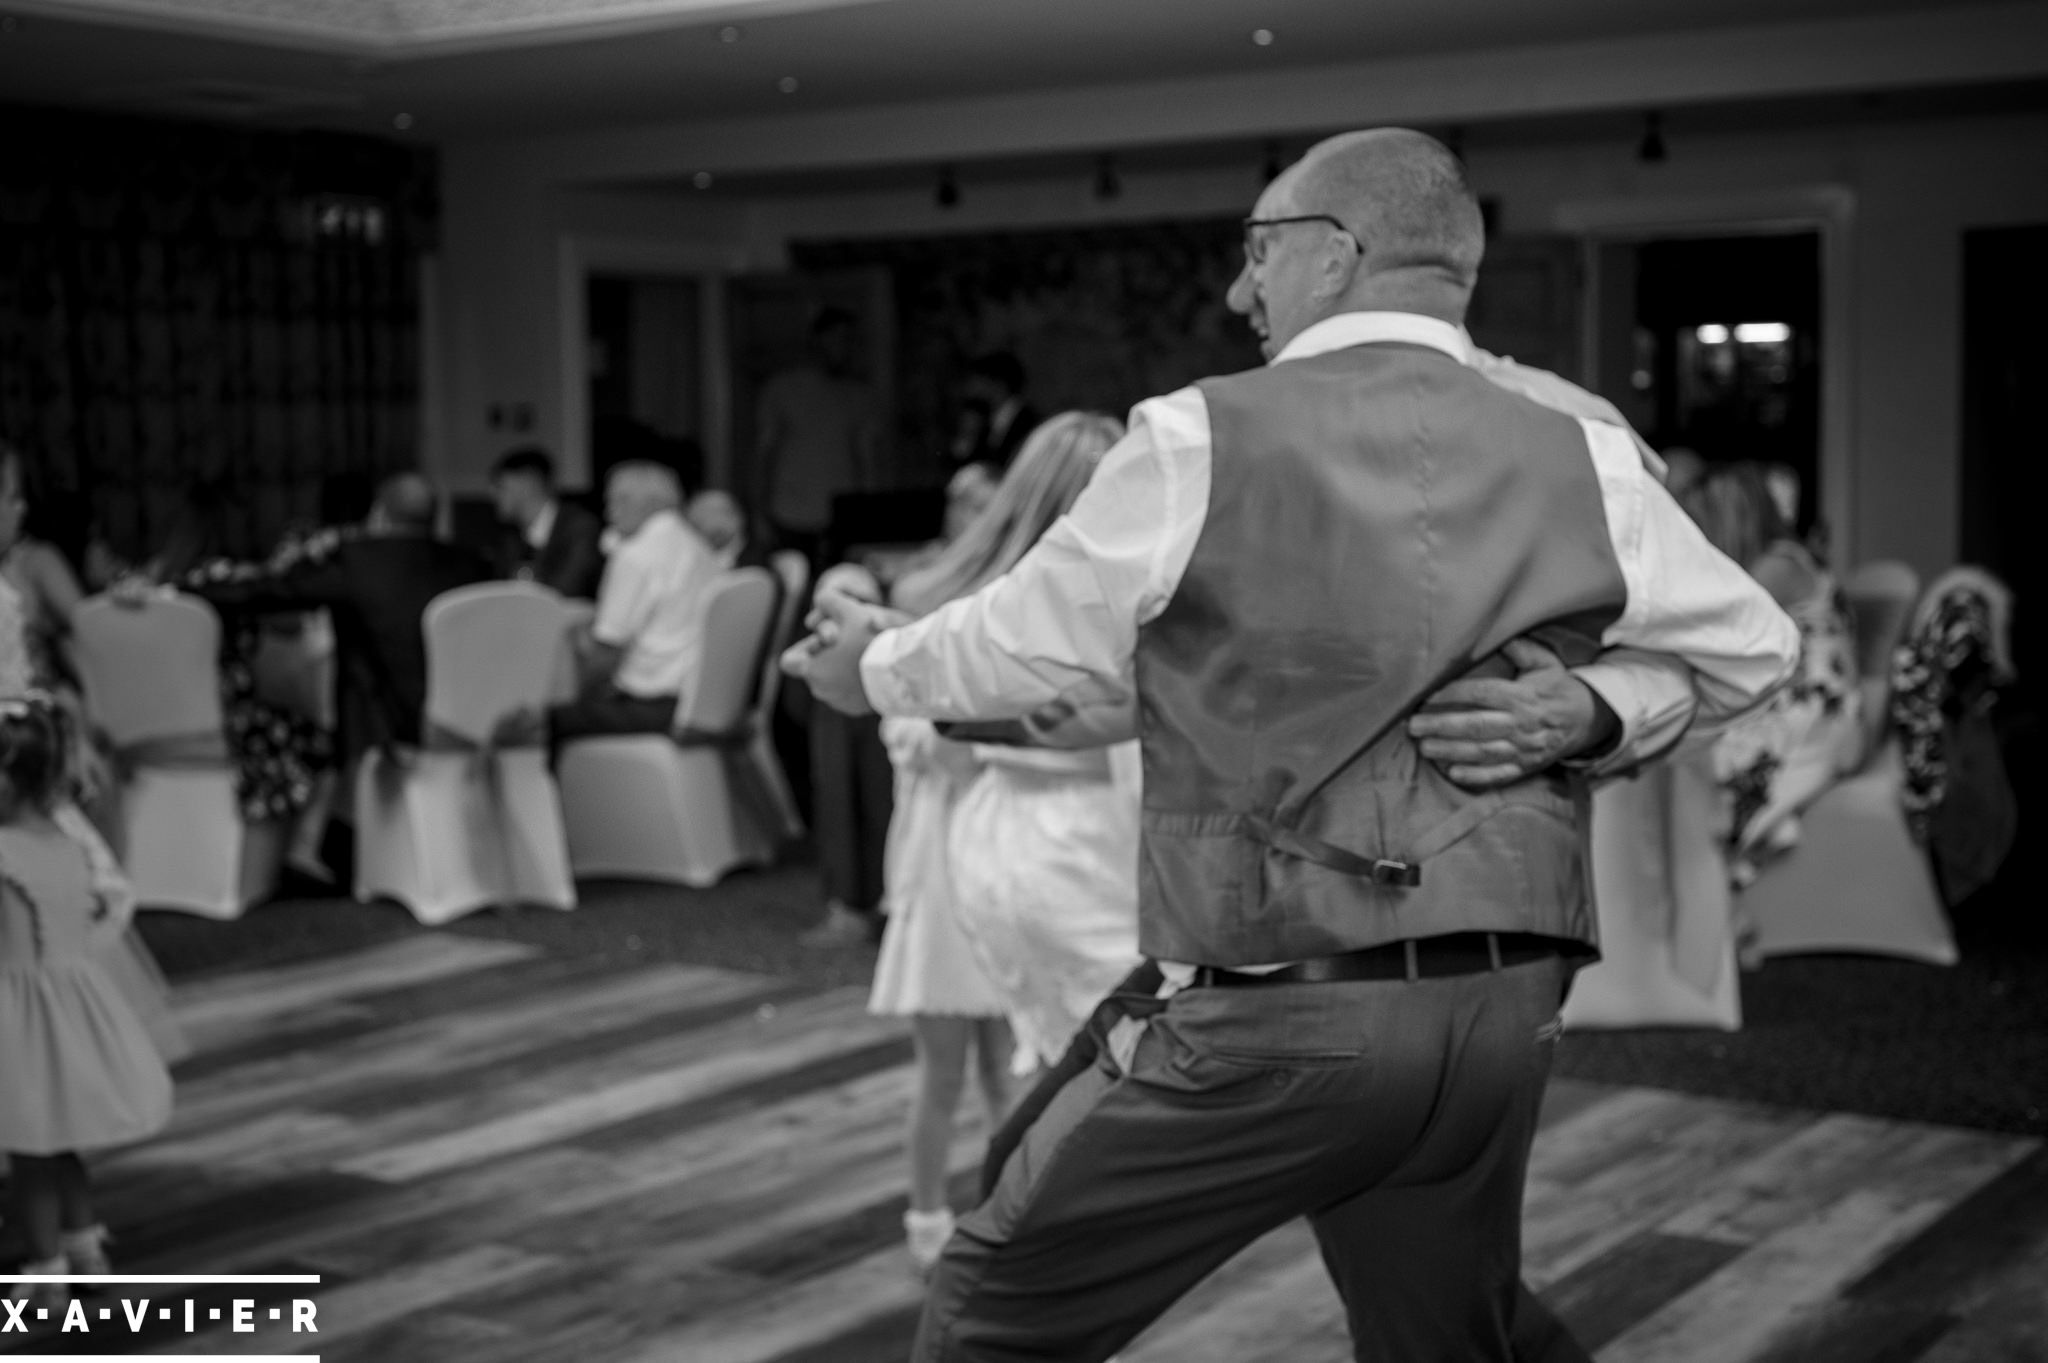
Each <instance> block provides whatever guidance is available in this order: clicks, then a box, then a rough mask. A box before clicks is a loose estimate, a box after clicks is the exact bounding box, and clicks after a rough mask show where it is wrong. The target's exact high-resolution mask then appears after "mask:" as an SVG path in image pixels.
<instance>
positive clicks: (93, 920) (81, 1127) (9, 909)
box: [0, 826, 171, 1155]
mask: <svg viewBox="0 0 2048 1363" xmlns="http://www.w3.org/2000/svg"><path fill="white" fill-rule="evenodd" d="M124 926H125V924H124V922H123V920H122V918H121V916H120V915H119V914H118V913H117V912H116V911H115V910H114V909H113V907H112V906H110V905H109V904H108V903H107V902H106V900H105V899H104V898H103V897H102V896H101V895H100V894H99V893H97V892H96V890H95V887H94V872H93V868H92V866H91V864H90V861H89V860H88V857H87V855H86V852H85V849H84V848H82V847H81V846H80V845H79V844H78V843H77V842H75V841H74V840H73V839H71V838H70V837H68V836H66V835H65V834H64V833H63V832H62V831H59V830H56V829H43V830H32V829H28V828H24V827H19V826H16V827H6V828H0V1150H7V1151H13V1152H17V1153H20V1154H27V1155H53V1154H59V1153H62V1152H64V1151H69V1150H93V1149H98V1148H101V1147H104V1146H110V1145H121V1144H125V1143H127V1142H129V1141H135V1140H140V1139H142V1138H143V1137H145V1136H149V1135H153V1134H154V1133H156V1132H157V1131H159V1130H161V1129H162V1128H163V1126H164V1124H165V1123H166V1122H167V1121H169V1120H170V1113H171V1078H170V1074H169V1072H168V1071H167V1070H166V1069H165V1068H164V1061H163V1058H162V1056H161V1055H160V1054H159V1053H158V1049H157V1045H156V1043H155V1042H154V1041H153V1040H152V1038H151V1036H150V1034H149V1032H148V1030H147V1029H146V1028H145V1026H144V1025H143V1022H142V1020H141V1018H139V1017H138V1016H137V1015H136V1012H135V1010H134V1008H133V1007H132V1006H130V1003H129V1001H128V999H127V997H126V996H125V995H124V993H123V991H122V989H121V988H120V987H119V986H118V985H116V983H115V982H114V980H113V979H112V978H111V977H110V976H109V974H108V972H107V969H106V966H105V964H104V961H105V959H106V957H107V954H108V950H109V944H110V943H111V942H112V941H114V940H115V939H117V938H118V935H119V934H120V933H121V932H122V931H123V929H124Z"/></svg>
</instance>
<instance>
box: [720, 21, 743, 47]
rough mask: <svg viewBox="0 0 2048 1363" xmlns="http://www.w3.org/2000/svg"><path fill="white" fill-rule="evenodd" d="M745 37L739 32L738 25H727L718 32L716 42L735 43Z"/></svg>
mask: <svg viewBox="0 0 2048 1363" xmlns="http://www.w3.org/2000/svg"><path fill="white" fill-rule="evenodd" d="M746 36H747V35H746V34H745V33H743V32H741V31H740V26H739V25H738V24H727V25H726V26H725V27H724V28H721V29H720V30H718V41H720V42H722V43H736V42H738V41H739V40H740V39H741V38H744V37H746Z"/></svg>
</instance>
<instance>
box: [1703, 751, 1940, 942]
mask: <svg viewBox="0 0 2048 1363" xmlns="http://www.w3.org/2000/svg"><path fill="white" fill-rule="evenodd" d="M1904 784H1905V773H1904V769H1903V768H1902V767H1901V765H1900V762H1899V748H1898V744H1896V743H1887V744H1885V745H1884V747H1883V748H1882V749H1881V750H1880V751H1879V753H1878V755H1877V757H1876V759H1875V760H1873V761H1872V762H1871V764H1870V765H1869V766H1868V767H1867V768H1865V769H1864V770H1863V771H1862V772H1861V773H1859V774H1858V775H1856V776H1853V777H1850V778H1849V779H1848V780H1846V781H1842V782H1839V783H1837V784H1836V785H1835V786H1833V787H1831V788H1830V789H1829V790H1828V791H1827V793H1825V794H1824V795H1822V796H1821V797H1820V798H1819V799H1818V800H1815V801H1814V802H1813V804H1811V805H1809V806H1808V807H1807V809H1806V811H1805V812H1804V813H1803V814H1801V815H1800V824H1801V829H1802V836H1801V838H1800V841H1799V844H1798V846H1796V847H1794V848H1793V849H1792V850H1791V851H1790V852H1788V853H1786V854H1785V855H1784V856H1782V857H1779V858H1777V859H1776V860H1774V861H1771V862H1768V863H1766V864H1765V866H1764V868H1763V872H1762V874H1760V875H1759V876H1758V877H1757V879H1756V881H1755V882H1754V883H1753V884H1751V885H1750V886H1749V887H1748V888H1747V889H1745V890H1743V891H1742V896H1741V906H1742V909H1743V912H1744V914H1745V916H1746V917H1748V919H1749V920H1750V921H1751V923H1752V925H1753V926H1754V929H1755V932H1756V939H1755V948H1756V950H1757V952H1758V954H1760V955H1763V956H1789V955H1795V954H1798V953H1802V952H1853V953H1858V954H1867V955H1873V956H1902V957H1904V958H1906V959H1907V960H1913V961H1925V962H1927V963H1928V964H1930V965H1954V964H1955V963H1956V959H1957V953H1956V941H1955V934H1954V933H1953V932H1952V931H1951V929H1950V927H1949V921H1948V915H1947V914H1946V913H1945V912H1944V911H1943V910H1942V906H1941V894H1940V892H1939V890H1937V888H1936V887H1935V883H1934V873H1933V871H1932V870H1931V869H1929V867H1928V865H1927V857H1926V854H1925V853H1924V852H1923V851H1922V850H1921V848H1920V846H1919V844H1917V843H1915V842H1914V841H1913V838H1912V835H1911V834H1910V833H1909V832H1908V831H1907V828H1906V816H1905V813H1904V811H1903V810H1902V808H1901V807H1900V804H1899V794H1900V791H1901V789H1902V788H1903V787H1904Z"/></svg>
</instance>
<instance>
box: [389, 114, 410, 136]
mask: <svg viewBox="0 0 2048 1363" xmlns="http://www.w3.org/2000/svg"><path fill="white" fill-rule="evenodd" d="M391 126H392V127H394V128H396V129H398V130H399V131H400V132H404V131H405V130H406V129H407V128H410V127H411V126H412V115H411V114H393V115H392V116H391Z"/></svg>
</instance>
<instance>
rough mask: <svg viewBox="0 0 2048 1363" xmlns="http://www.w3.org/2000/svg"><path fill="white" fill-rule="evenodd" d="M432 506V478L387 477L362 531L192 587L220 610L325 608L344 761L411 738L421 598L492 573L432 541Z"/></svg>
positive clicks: (420, 702) (417, 704)
mask: <svg viewBox="0 0 2048 1363" xmlns="http://www.w3.org/2000/svg"><path fill="white" fill-rule="evenodd" d="M439 509H440V500H439V497H438V496H437V495H436V493H435V491H434V487H433V484H431V483H429V482H428V481H427V480H426V479H425V478H423V477H421V476H420V475H419V474H417V473H400V474H395V475H393V476H392V477H390V478H387V479H385V480H384V482H383V483H382V484H381V485H380V486H379V487H378V489H377V495H376V501H375V502H374V504H373V505H372V506H371V508H370V515H369V519H368V520H367V521H365V522H364V524H363V527H362V529H361V530H360V531H358V532H353V533H343V534H337V535H327V536H321V537H315V539H313V540H312V541H310V542H309V543H308V544H307V545H306V546H305V547H304V548H303V549H301V550H300V551H299V552H298V553H296V554H288V555H283V556H280V557H279V558H278V559H277V560H275V561H273V562H272V563H270V564H268V565H266V566H264V567H261V568H252V569H246V570H242V571H237V572H233V573H231V574H228V575H226V576H224V577H222V578H220V579H218V580H212V581H199V582H194V583H193V584H192V585H191V590H192V591H193V592H195V593H196V594H197V595H199V596H203V597H205V598H206V599H207V600H208V601H211V602H212V603H213V604H214V606H215V607H216V608H217V609H219V610H220V611H222V612H223V613H224V614H225V613H229V612H238V611H239V612H263V611H305V610H313V609H319V608H323V607H324V608H325V609H326V610H327V611H328V612H329V613H330V615H331V616H332V618H333V621H334V640H335V660H336V665H337V666H336V674H337V675H336V678H335V698H336V702H337V709H338V711H339V717H340V725H339V733H338V735H337V739H338V742H337V748H338V751H339V755H340V757H341V758H342V760H343V762H344V763H348V762H353V761H354V760H355V759H356V758H357V757H360V756H361V755H362V754H363V753H364V752H365V751H367V750H369V749H371V748H388V747H391V746H393V745H396V744H414V743H418V742H419V738H420V716H421V711H422V710H423V709H424V708H425V706H426V701H427V645H426V636H425V634H424V633H423V631H422V630H421V627H420V621H421V618H422V617H423V616H424V615H425V613H426V609H427V603H428V602H430V601H432V600H433V599H434V598H435V597H437V596H439V595H441V593H443V592H446V591H452V590H453V589H454V588H456V587H466V586H469V585H471V584H473V583H477V582H488V581H490V580H491V578H492V576H493V575H492V573H491V565H490V564H489V563H487V562H485V561H484V559H483V558H482V557H481V556H480V555H478V554H475V553H473V552H471V551H470V550H468V549H465V548H463V547H461V546H460V545H455V544H447V543H444V542H442V541H440V540H437V539H435V538H434V521H435V517H436V513H437V512H438V511H439Z"/></svg>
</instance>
